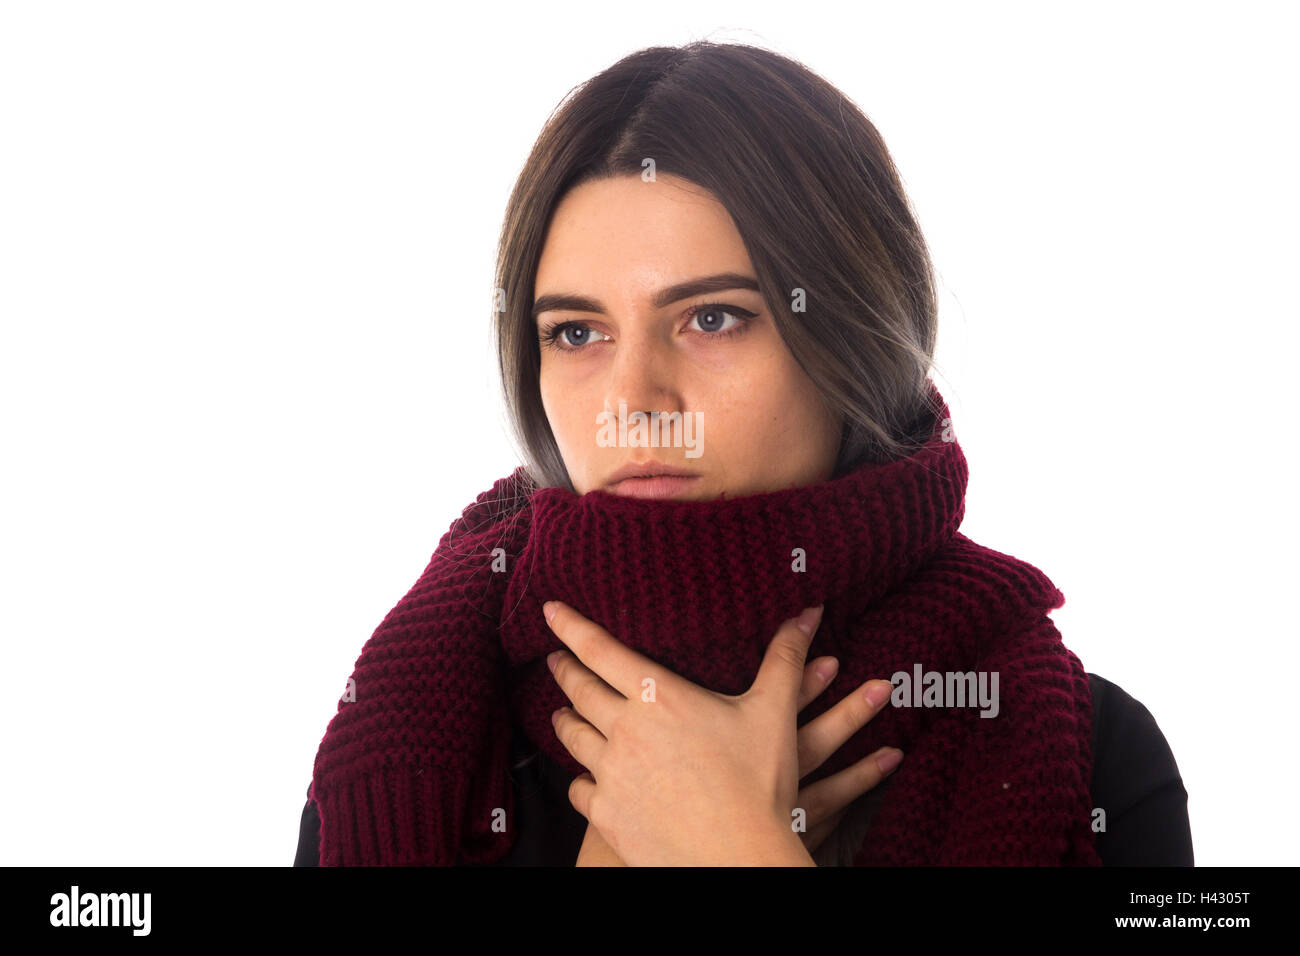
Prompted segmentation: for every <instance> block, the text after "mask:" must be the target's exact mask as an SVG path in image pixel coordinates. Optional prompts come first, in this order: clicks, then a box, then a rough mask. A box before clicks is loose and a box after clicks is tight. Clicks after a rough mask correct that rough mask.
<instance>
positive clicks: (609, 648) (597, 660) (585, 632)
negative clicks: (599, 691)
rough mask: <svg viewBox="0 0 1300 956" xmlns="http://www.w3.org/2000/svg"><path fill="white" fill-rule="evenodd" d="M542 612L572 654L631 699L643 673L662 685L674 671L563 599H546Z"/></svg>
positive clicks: (669, 678)
mask: <svg viewBox="0 0 1300 956" xmlns="http://www.w3.org/2000/svg"><path fill="white" fill-rule="evenodd" d="M542 611H543V613H546V614H550V616H549V617H548V618H547V624H549V625H550V628H551V630H552V631H554V632H555V636H556V637H558V638H559V639H560V640H561V641H562V642H563V643H564V646H565V647H567V648H568V649H569V650H570V651H572V652H573V653H574V655H575V656H576V657H577V658H578V659H579V660H580V661H582V663H583V664H585V665H586V666H587V667H588V668H589V669H590V670H591V671H592V673H594V674H596V675H597V676H598V677H600V678H601V679H602V680H604V682H605V683H606V684H608V685H609V686H610V687H612V688H614V690H616V691H618V692H619V693H620V694H622V695H623V696H624V697H626V698H627V699H629V700H631V699H633V698H635V697H637V696H639V695H640V693H641V686H642V685H641V682H642V681H643V680H645V679H646V678H647V677H651V678H653V679H654V681H655V683H656V684H658V685H666V684H667V683H668V682H669V681H671V680H672V679H675V678H677V675H676V674H674V673H673V672H672V671H670V670H667V669H666V668H663V667H660V666H659V665H658V664H656V663H655V662H654V661H652V660H650V658H648V657H646V656H644V655H642V654H638V653H637V652H636V651H634V650H632V648H630V647H628V646H627V645H626V644H624V643H623V642H622V641H620V640H618V638H616V637H614V635H612V634H610V633H609V631H607V630H605V629H604V628H603V627H601V626H600V625H599V624H597V623H596V622H595V621H593V620H590V619H589V618H586V617H583V616H582V615H581V614H579V613H578V612H577V611H575V610H574V609H573V608H571V607H569V605H567V604H565V603H564V602H563V601H547V602H546V603H545V604H543V605H542Z"/></svg>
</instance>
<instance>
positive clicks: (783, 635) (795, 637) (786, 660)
mask: <svg viewBox="0 0 1300 956" xmlns="http://www.w3.org/2000/svg"><path fill="white" fill-rule="evenodd" d="M823 607H824V605H821V604H819V605H817V606H816V607H810V608H807V609H805V610H804V612H803V613H802V614H800V615H799V616H798V617H795V618H791V619H790V620H788V621H786V622H785V623H784V624H782V625H781V626H780V627H779V628H778V629H777V632H776V636H775V637H773V638H772V643H770V644H768V646H767V653H765V654H764V655H763V663H762V664H761V665H759V668H758V676H757V677H756V678H754V684H753V686H752V687H751V688H750V689H751V690H762V691H764V692H767V691H771V692H773V693H775V694H777V695H778V696H779V697H780V698H781V700H782V703H785V700H786V698H789V706H790V708H791V709H792V710H794V709H796V708H797V704H798V702H799V689H800V687H802V686H803V671H804V666H805V665H806V664H807V663H808V647H809V645H811V644H812V636H813V634H814V632H816V630H817V625H818V624H820V623H821V618H822V608H823Z"/></svg>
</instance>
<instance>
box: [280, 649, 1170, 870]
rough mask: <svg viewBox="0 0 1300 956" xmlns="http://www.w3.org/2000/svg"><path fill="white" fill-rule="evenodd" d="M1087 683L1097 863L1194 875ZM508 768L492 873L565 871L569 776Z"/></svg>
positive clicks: (1121, 725) (1150, 763) (1158, 739)
mask: <svg viewBox="0 0 1300 956" xmlns="http://www.w3.org/2000/svg"><path fill="white" fill-rule="evenodd" d="M1088 681H1089V686H1090V687H1091V688H1092V706H1093V722H1092V752H1093V772H1092V803H1093V806H1094V807H1101V808H1102V809H1104V810H1105V811H1106V818H1105V821H1106V829H1105V831H1104V832H1100V833H1098V834H1097V849H1098V852H1099V853H1100V855H1101V860H1102V863H1103V864H1104V865H1106V866H1192V865H1193V862H1192V833H1191V827H1190V826H1189V824H1188V820H1187V791H1186V790H1185V789H1184V788H1183V780H1182V777H1181V776H1180V775H1179V773H1178V765H1177V763H1175V761H1174V755H1173V753H1172V751H1170V749H1169V744H1168V743H1167V742H1166V741H1165V737H1164V734H1162V733H1161V732H1160V728H1159V727H1158V726H1156V722H1155V718H1153V717H1152V716H1151V713H1150V712H1149V711H1148V710H1147V709H1146V708H1145V707H1143V706H1142V704H1141V703H1139V702H1138V701H1136V700H1134V699H1133V698H1132V697H1130V696H1129V695H1128V694H1127V693H1125V692H1124V691H1123V690H1122V689H1121V688H1120V687H1118V686H1117V685H1115V684H1112V683H1111V682H1110V681H1108V680H1106V679H1105V678H1103V677H1098V676H1097V675H1096V674H1091V673H1090V674H1088ZM904 759H906V758H904ZM511 764H512V766H513V769H512V770H511V776H512V778H513V780H514V784H515V788H516V789H515V819H516V824H517V826H518V834H519V835H518V837H517V838H516V840H515V844H514V846H513V847H512V848H511V850H510V852H509V853H507V854H506V855H505V857H503V858H502V859H500V860H498V861H496V862H495V863H492V864H491V865H492V866H572V865H573V864H574V862H575V861H576V860H577V859H578V850H579V849H580V848H581V847H582V840H583V837H584V836H585V834H586V831H587V820H586V818H585V817H583V815H582V814H580V813H579V812H578V811H577V810H575V809H574V808H573V805H572V804H571V803H570V802H569V783H570V781H571V778H570V776H569V775H568V774H567V773H566V772H565V771H564V770H563V769H561V768H559V767H557V766H556V765H555V763H554V762H553V761H552V760H551V759H550V758H548V757H547V756H546V754H544V753H540V752H537V751H536V748H535V747H532V746H530V745H529V744H528V742H527V741H526V740H525V739H524V738H522V737H521V736H519V735H518V734H517V733H516V735H515V738H514V741H513V754H512V758H511ZM885 783H888V778H886V781H885ZM882 786H884V784H881V785H880V786H877V787H876V790H880V789H881V787H882ZM310 792H311V788H310V787H308V794H309V797H308V800H307V805H306V806H305V807H303V810H302V823H301V825H300V827H299V830H298V852H297V855H296V856H295V858H294V861H293V865H294V866H317V865H318V864H319V856H320V849H319V847H320V820H319V818H318V817H317V815H316V805H315V804H314V803H312V801H311V799H310ZM841 825H843V824H841ZM828 842H829V841H828Z"/></svg>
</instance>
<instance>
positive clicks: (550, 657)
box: [546, 651, 560, 674]
mask: <svg viewBox="0 0 1300 956" xmlns="http://www.w3.org/2000/svg"><path fill="white" fill-rule="evenodd" d="M559 659H560V652H559V651H551V653H549V654H547V655H546V666H547V667H549V668H550V669H551V673H552V674H554V673H555V662H556V661H558V660H559Z"/></svg>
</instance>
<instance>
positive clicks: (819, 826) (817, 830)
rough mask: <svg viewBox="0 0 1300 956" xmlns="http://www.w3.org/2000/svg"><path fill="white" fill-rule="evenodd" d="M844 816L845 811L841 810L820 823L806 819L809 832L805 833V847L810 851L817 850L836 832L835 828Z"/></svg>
mask: <svg viewBox="0 0 1300 956" xmlns="http://www.w3.org/2000/svg"><path fill="white" fill-rule="evenodd" d="M843 817H844V811H843V810H840V811H839V812H838V813H832V814H831V815H830V816H829V817H827V818H826V819H825V820H822V821H821V822H819V823H810V822H808V821H805V824H806V826H807V827H808V832H807V833H805V834H803V845H804V848H805V849H806V850H807V851H808V852H809V853H813V852H815V851H816V850H817V848H818V847H819V846H821V845H822V844H823V843H825V842H826V839H827V837H829V836H830V835H831V834H832V833H834V832H835V828H836V827H837V826H839V824H840V820H841V819H842V818H843Z"/></svg>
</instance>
